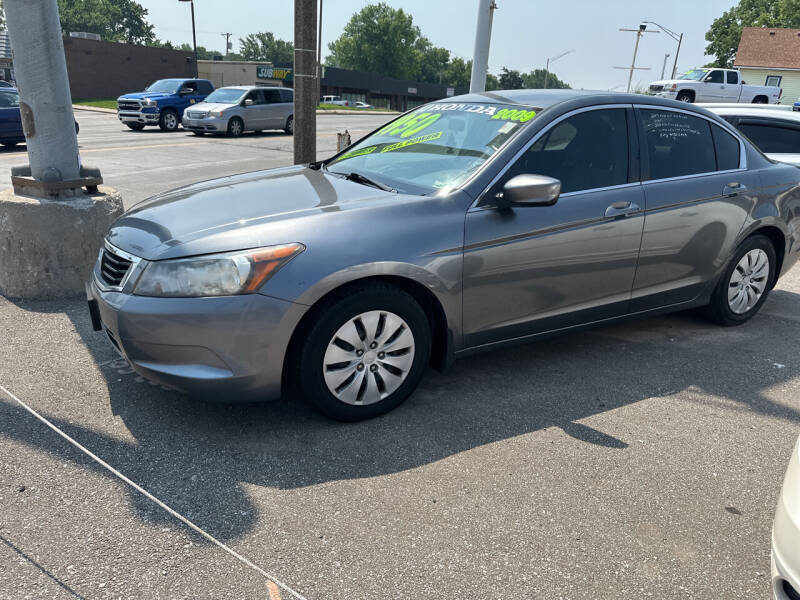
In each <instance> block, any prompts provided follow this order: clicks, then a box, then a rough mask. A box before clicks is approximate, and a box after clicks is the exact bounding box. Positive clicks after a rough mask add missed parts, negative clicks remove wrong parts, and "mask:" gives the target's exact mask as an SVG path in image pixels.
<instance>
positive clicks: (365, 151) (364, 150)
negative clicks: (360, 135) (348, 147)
mask: <svg viewBox="0 0 800 600" xmlns="http://www.w3.org/2000/svg"><path fill="white" fill-rule="evenodd" d="M377 148H378V146H367V147H366V148H361V149H360V150H353V151H352V152H348V153H347V154H344V155H342V156H340V157H339V158H337V159H336V162H339V161H340V160H347V159H348V158H354V157H356V156H364V155H365V154H372V153H373V152H375V150H377Z"/></svg>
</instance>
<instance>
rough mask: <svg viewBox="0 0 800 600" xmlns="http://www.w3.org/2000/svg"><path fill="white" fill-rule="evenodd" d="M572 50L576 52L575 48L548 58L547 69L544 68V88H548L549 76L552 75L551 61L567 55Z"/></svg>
mask: <svg viewBox="0 0 800 600" xmlns="http://www.w3.org/2000/svg"><path fill="white" fill-rule="evenodd" d="M570 52H574V50H567V51H566V52H563V53H561V54H559V55H558V56H554V57H552V58H548V59H547V65H546V66H545V69H544V89H547V78H548V76H549V75H550V63H551V62H556V61H557V60H558V59H559V58H563V57H565V56H566V55H567V54H569V53H570Z"/></svg>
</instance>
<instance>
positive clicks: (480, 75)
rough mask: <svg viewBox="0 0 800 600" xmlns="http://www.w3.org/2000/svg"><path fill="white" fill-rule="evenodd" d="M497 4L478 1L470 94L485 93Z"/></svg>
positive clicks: (491, 0) (489, 0)
mask: <svg viewBox="0 0 800 600" xmlns="http://www.w3.org/2000/svg"><path fill="white" fill-rule="evenodd" d="M495 10H497V3H496V2H495V1H494V0H478V25H477V27H476V28H475V51H474V52H473V56H472V78H471V79H470V82H469V91H470V92H471V93H480V92H484V91H486V75H487V74H488V72H489V46H490V44H491V41H492V21H493V19H494V11H495Z"/></svg>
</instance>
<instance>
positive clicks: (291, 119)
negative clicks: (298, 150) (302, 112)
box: [283, 115, 294, 135]
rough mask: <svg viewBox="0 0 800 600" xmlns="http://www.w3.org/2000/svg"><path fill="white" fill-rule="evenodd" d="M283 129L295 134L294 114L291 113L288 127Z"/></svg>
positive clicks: (287, 120) (287, 122)
mask: <svg viewBox="0 0 800 600" xmlns="http://www.w3.org/2000/svg"><path fill="white" fill-rule="evenodd" d="M283 130H284V131H285V132H286V133H287V134H289V135H294V115H289V118H288V119H286V127H284V128H283Z"/></svg>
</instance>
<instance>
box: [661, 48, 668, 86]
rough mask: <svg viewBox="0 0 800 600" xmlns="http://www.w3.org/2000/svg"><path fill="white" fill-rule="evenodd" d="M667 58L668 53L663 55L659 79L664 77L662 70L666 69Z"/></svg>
mask: <svg viewBox="0 0 800 600" xmlns="http://www.w3.org/2000/svg"><path fill="white" fill-rule="evenodd" d="M668 58H669V54H665V55H664V64H663V65H661V79H662V81H663V79H664V71H666V70H667V59H668Z"/></svg>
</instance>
